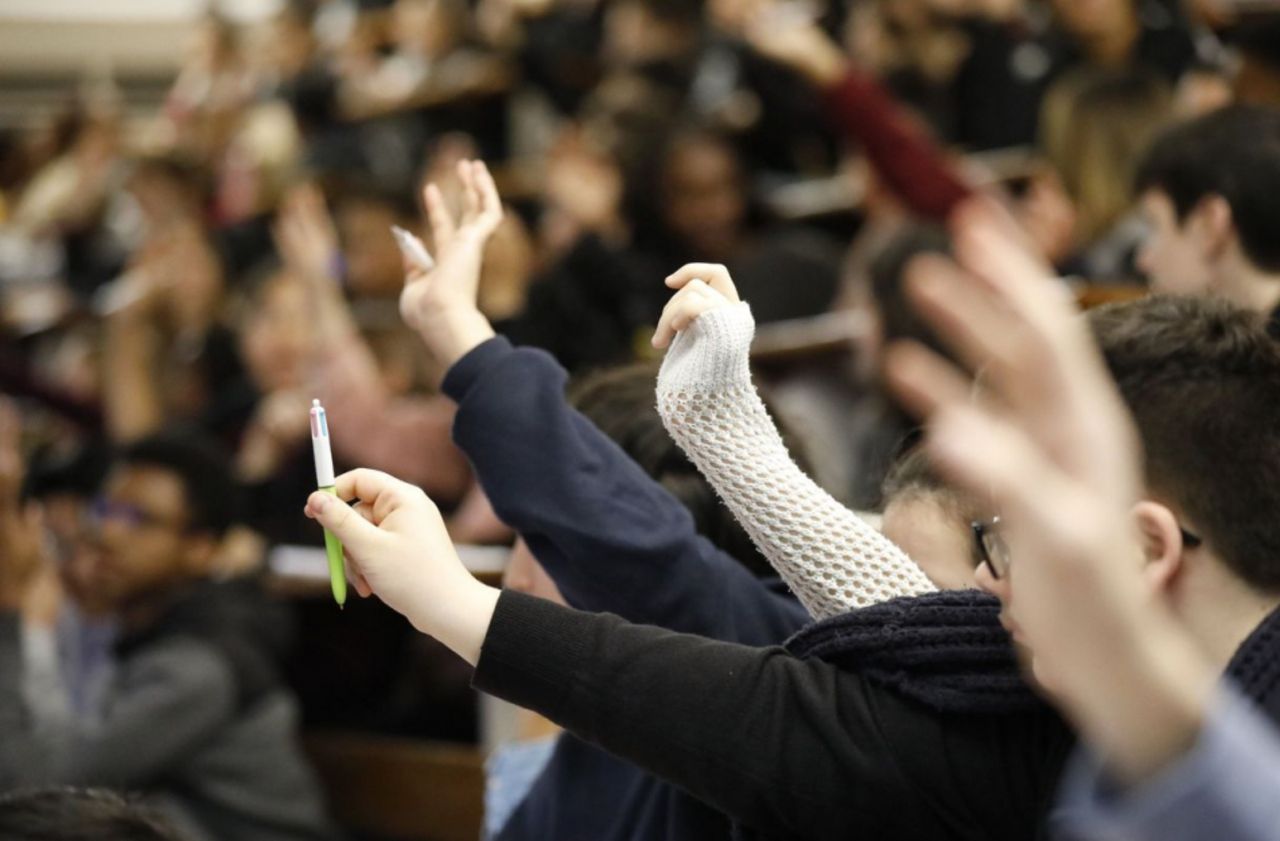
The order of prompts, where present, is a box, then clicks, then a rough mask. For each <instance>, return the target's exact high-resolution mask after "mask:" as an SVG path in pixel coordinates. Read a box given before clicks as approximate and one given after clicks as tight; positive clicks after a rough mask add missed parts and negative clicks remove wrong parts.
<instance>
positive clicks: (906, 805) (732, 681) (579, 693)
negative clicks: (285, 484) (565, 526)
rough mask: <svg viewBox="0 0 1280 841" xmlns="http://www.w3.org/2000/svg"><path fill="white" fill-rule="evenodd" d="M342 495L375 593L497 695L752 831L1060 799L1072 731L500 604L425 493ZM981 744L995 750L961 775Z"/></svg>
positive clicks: (997, 809)
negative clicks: (1058, 784) (1055, 784)
mask: <svg viewBox="0 0 1280 841" xmlns="http://www.w3.org/2000/svg"><path fill="white" fill-rule="evenodd" d="M337 491H338V494H339V496H341V497H343V498H355V499H357V500H358V502H357V505H356V508H355V509H354V510H353V509H352V508H350V507H347V506H345V505H343V504H342V503H341V502H340V501H338V500H337V499H335V498H334V497H332V496H330V495H328V494H323V493H317V494H314V495H313V496H312V497H311V499H310V500H309V501H308V513H309V514H310V515H311V516H313V517H316V518H317V519H319V520H320V521H321V522H322V523H323V524H324V525H325V526H326V527H328V528H330V529H332V530H334V531H335V533H336V534H338V535H339V536H340V537H341V539H342V540H343V543H344V545H345V546H346V548H347V552H348V557H349V559H350V562H351V572H352V579H353V582H354V584H355V588H356V591H357V592H358V593H360V594H361V595H362V596H367V595H370V594H373V593H376V594H377V595H378V596H379V597H380V598H382V599H383V600H384V601H385V602H386V603H387V604H388V605H390V606H391V607H392V608H393V609H394V610H397V611H399V612H400V613H402V614H403V615H405V616H406V617H407V618H408V619H409V620H410V622H412V623H413V624H414V626H415V627H417V628H418V629H419V630H421V631H422V632H423V633H426V634H428V635H431V636H433V637H435V638H437V639H439V640H440V641H441V642H443V643H444V644H445V645H447V646H449V647H450V648H451V649H452V650H453V651H455V652H456V653H458V654H459V655H460V656H462V657H463V658H465V659H467V660H468V661H469V662H471V663H478V664H479V665H478V669H477V676H476V684H477V686H478V687H479V688H481V689H483V690H485V691H487V692H491V693H493V694H496V695H498V696H500V697H503V698H505V699H506V700H509V701H512V702H513V703H516V704H519V705H521V706H524V707H526V708H528V709H533V710H536V711H537V712H540V713H542V714H544V715H547V716H549V717H550V718H552V719H553V720H555V721H557V722H558V723H560V724H562V725H565V726H566V727H568V728H569V729H570V730H572V731H573V732H574V733H575V734H576V735H578V736H580V737H581V738H584V739H587V740H589V741H592V742H594V743H596V744H598V745H600V746H602V747H604V748H606V749H608V750H610V751H612V752H613V753H615V754H617V755H618V756H621V757H623V758H626V759H628V760H630V761H632V762H635V763H637V764H638V765H640V766H641V767H643V768H644V769H645V770H647V771H650V772H652V773H654V774H657V775H658V776H661V777H663V778H665V779H667V780H668V781H670V782H672V783H674V784H675V785H677V786H679V787H681V788H683V789H685V790H686V791H688V792H690V793H691V794H693V795H694V796H696V797H698V798H699V799H701V800H704V801H705V802H707V803H709V804H711V805H712V806H714V807H716V808H718V809H720V810H722V811H724V812H725V813H726V814H728V815H729V816H730V817H732V818H734V819H736V820H738V821H740V822H741V823H744V824H746V825H748V826H750V827H752V828H755V829H758V830H761V831H764V832H766V833H769V834H772V835H777V836H780V837H787V838H800V837H803V838H815V839H818V838H821V839H826V838H833V839H834V838H849V837H858V836H862V835H867V836H869V837H900V838H917V837H944V836H947V837H950V836H956V837H959V836H961V835H964V834H965V833H964V831H963V830H962V829H961V827H972V826H983V825H991V823H992V822H994V821H1000V820H1004V818H1001V817H999V816H1000V815H1007V814H1008V812H1009V810H1010V802H1009V800H1008V799H1007V798H998V799H996V800H994V801H993V799H992V798H990V797H984V796H983V793H984V791H988V792H989V791H990V790H997V791H999V790H1004V787H1006V786H1008V787H1009V788H1010V789H1015V790H1017V789H1022V788H1024V787H1025V786H1027V785H1034V786H1036V788H1037V790H1044V789H1046V788H1047V787H1048V786H1049V785H1051V784H1052V780H1053V779H1054V778H1055V777H1056V773H1057V762H1058V761H1059V760H1060V759H1061V757H1062V756H1063V749H1064V736H1063V734H1062V732H1061V730H1060V728H1058V726H1057V723H1056V721H1054V720H1050V719H1047V718H1045V717H1043V716H1040V715H1027V716H1020V717H1018V718H1017V720H1013V719H1012V717H993V716H953V717H945V716H942V715H941V714H935V713H931V712H929V711H928V710H927V709H925V708H923V707H921V706H920V705H918V704H913V703H911V702H907V701H905V700H901V699H899V698H898V697H897V696H895V695H893V694H892V693H891V692H889V691H888V690H885V689H880V688H877V687H874V686H872V685H871V684H870V683H869V682H868V681H867V680H864V679H863V678H862V677H861V676H860V675H858V674H856V673H852V672H845V671H841V670H840V669H839V668H838V667H836V666H835V665H832V664H830V663H826V662H823V661H820V660H800V659H797V658H795V657H792V656H790V655H789V654H787V653H786V652H785V651H783V650H782V649H781V648H776V647H775V648H750V647H747V646H742V645H736V644H733V643H728V642H717V641H714V640H708V639H706V638H704V637H698V636H692V635H688V634H678V633H675V632H672V631H668V630H665V629H660V628H654V627H650V626H641V625H632V624H628V623H625V622H623V621H622V620H620V619H619V618H617V617H615V616H610V615H608V614H587V613H582V612H578V611H574V610H571V609H568V608H563V607H560V606H558V605H554V604H552V603H550V602H547V601H544V600H539V599H536V598H532V597H529V596H524V595H522V594H519V593H505V594H500V593H499V592H498V591H497V590H494V589H493V588H491V587H488V586H486V585H484V584H481V583H480V582H478V581H476V580H475V579H474V578H471V577H470V576H469V575H468V574H467V572H466V570H465V569H464V568H463V567H462V566H461V564H460V563H459V562H458V560H457V556H456V554H455V553H454V552H453V548H452V546H450V544H449V541H448V537H447V534H446V533H445V531H444V526H443V523H442V522H441V520H440V516H439V513H438V512H437V511H436V510H435V508H434V506H433V505H432V504H431V502H430V500H428V499H426V497H425V496H423V495H422V494H421V492H420V491H417V490H415V489H413V488H411V487H410V486H408V485H406V484H404V483H402V482H398V481H396V480H395V479H393V478H391V477H389V476H385V475H382V474H376V473H373V472H371V471H354V472H352V473H349V474H346V475H344V476H341V477H339V478H338V483H337ZM904 734H909V735H904ZM963 744H970V745H972V744H981V745H982V746H983V750H982V751H981V752H980V758H978V759H976V760H975V762H970V761H969V759H965V761H964V767H963V768H960V767H956V766H955V765H954V764H953V763H954V762H955V761H957V760H955V759H954V756H955V755H956V753H957V750H958V749H959V748H960V746H961V745H963ZM1027 744H1033V745H1034V748H1033V749H1031V750H1022V749H1020V748H1019V747H1018V746H1019V745H1024V746H1025V745H1027ZM958 752H959V753H961V754H966V755H968V754H971V753H972V751H964V750H959V751H958ZM975 763H976V764H975ZM944 781H945V782H944ZM955 781H959V783H958V784H956V783H955ZM939 799H941V800H945V801H946V806H945V808H938V807H937V803H938V801H939ZM1014 808H1016V809H1019V810H1021V817H1022V818H1027V812H1030V811H1034V810H1036V809H1037V808H1039V807H1038V806H1037V805H1035V798H1028V799H1026V801H1025V802H1023V801H1020V803H1019V805H1016V806H1015V807H1014ZM1019 825H1020V826H1030V825H1033V824H1032V820H1031V819H1030V818H1027V819H1026V820H1025V821H1023V820H1020V821H1019ZM1017 837H1025V833H1023V834H1021V835H1019V836H1017Z"/></svg>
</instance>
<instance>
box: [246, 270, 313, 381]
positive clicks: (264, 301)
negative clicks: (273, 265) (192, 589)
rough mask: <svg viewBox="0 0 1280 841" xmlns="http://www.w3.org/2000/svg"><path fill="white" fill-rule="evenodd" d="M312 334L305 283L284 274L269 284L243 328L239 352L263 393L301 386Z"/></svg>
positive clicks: (260, 295)
mask: <svg viewBox="0 0 1280 841" xmlns="http://www.w3.org/2000/svg"><path fill="white" fill-rule="evenodd" d="M312 341H313V335H312V331H311V320H310V308H309V307H308V304H307V290H306V286H305V285H304V284H303V283H302V282H301V281H299V280H297V279H296V278H294V277H293V276H292V275H289V274H285V273H281V274H279V275H277V276H275V277H274V278H272V279H271V280H269V281H268V282H267V284H266V287H265V288H264V289H263V290H262V291H261V292H260V293H259V295H258V300H256V301H255V302H254V304H253V306H252V307H251V308H250V312H249V313H248V314H247V316H246V318H245V320H244V322H243V323H242V326H241V329H240V354H241V356H242V357H243V359H244V362H245V367H246V368H248V371H249V377H250V378H251V379H252V380H253V384H254V386H255V387H256V388H257V389H258V390H259V391H260V392H261V393H263V394H269V393H271V392H274V391H281V390H283V389H288V388H296V387H299V386H301V385H302V384H303V383H304V381H305V377H306V366H307V361H308V359H309V357H310V355H311V347H312Z"/></svg>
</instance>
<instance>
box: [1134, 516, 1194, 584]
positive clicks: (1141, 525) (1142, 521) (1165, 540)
mask: <svg viewBox="0 0 1280 841" xmlns="http://www.w3.org/2000/svg"><path fill="white" fill-rule="evenodd" d="M1133 518H1134V522H1135V523H1136V524H1137V526H1138V535H1139V537H1140V539H1141V541H1142V557H1143V577H1144V578H1146V580H1147V583H1148V584H1149V585H1150V586H1151V587H1152V588H1153V589H1156V590H1164V589H1168V587H1169V585H1170V584H1171V583H1172V582H1173V580H1174V579H1175V578H1176V577H1177V576H1178V573H1179V572H1180V571H1181V569H1182V551H1183V544H1182V528H1181V527H1180V526H1179V525H1178V518H1177V517H1176V516H1175V515H1174V513H1173V512H1172V511H1170V510H1169V509H1168V508H1167V507H1165V506H1163V505H1161V504H1160V503H1158V502H1152V501H1150V500H1144V501H1142V502H1139V503H1137V504H1136V505H1134V506H1133Z"/></svg>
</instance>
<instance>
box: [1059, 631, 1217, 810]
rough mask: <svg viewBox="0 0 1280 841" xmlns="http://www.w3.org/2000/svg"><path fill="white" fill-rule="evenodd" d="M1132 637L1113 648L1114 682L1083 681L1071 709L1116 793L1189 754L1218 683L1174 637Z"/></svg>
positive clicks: (1174, 633) (1166, 633)
mask: <svg viewBox="0 0 1280 841" xmlns="http://www.w3.org/2000/svg"><path fill="white" fill-rule="evenodd" d="M1157 624H1160V623H1157ZM1133 630H1134V634H1133V635H1132V636H1131V638H1130V639H1129V640H1127V641H1126V640H1124V639H1115V640H1114V643H1115V645H1114V646H1113V647H1112V649H1111V655H1110V656H1109V659H1110V660H1111V661H1112V662H1113V664H1114V665H1115V666H1116V667H1117V668H1116V669H1114V672H1115V674H1114V676H1113V677H1107V676H1103V677H1101V679H1099V677H1098V676H1097V675H1096V674H1092V673H1091V674H1090V677H1091V679H1090V681H1089V682H1088V683H1089V685H1088V686H1087V687H1084V689H1083V691H1081V692H1080V693H1079V694H1078V697H1077V699H1076V703H1074V704H1073V705H1072V706H1074V708H1075V715H1076V717H1077V719H1078V720H1079V722H1080V727H1081V730H1082V731H1083V732H1084V733H1085V734H1086V735H1087V737H1088V739H1089V741H1090V742H1091V743H1093V745H1094V748H1095V750H1097V752H1098V753H1099V754H1100V755H1101V756H1102V757H1103V759H1104V761H1105V762H1106V764H1107V767H1108V768H1109V769H1110V773H1111V774H1112V775H1113V777H1114V779H1115V780H1116V782H1118V783H1120V784H1122V785H1134V784H1138V783H1141V782H1142V781H1143V780H1145V779H1148V778H1150V777H1152V776H1154V775H1155V774H1157V773H1159V772H1160V771H1161V770H1162V769H1163V768H1165V767H1167V766H1168V765H1170V764H1172V763H1173V762H1176V761H1177V760H1178V758H1179V757H1181V756H1183V755H1185V754H1186V753H1187V752H1188V751H1189V750H1191V749H1192V748H1193V747H1194V745H1195V743H1196V740H1197V739H1198V738H1199V734H1200V731H1201V729H1202V727H1203V725H1204V722H1205V719H1206V716H1207V714H1208V708H1209V705H1210V703H1211V699H1212V696H1213V692H1214V688H1215V686H1216V684H1217V679H1218V675H1217V673H1216V672H1215V671H1214V669H1213V668H1212V667H1211V666H1210V665H1209V663H1208V661H1207V660H1206V659H1205V657H1204V656H1203V655H1202V654H1201V652H1200V651H1199V650H1197V649H1196V648H1195V647H1194V644H1193V643H1192V642H1191V641H1190V640H1189V639H1187V638H1185V637H1184V636H1183V635H1182V634H1181V633H1178V632H1177V629H1175V628H1172V627H1167V628H1166V627H1146V626H1144V627H1142V628H1135V629H1133Z"/></svg>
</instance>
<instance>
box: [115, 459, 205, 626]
mask: <svg viewBox="0 0 1280 841" xmlns="http://www.w3.org/2000/svg"><path fill="white" fill-rule="evenodd" d="M95 522H96V525H97V544H98V550H99V551H98V553H97V557H96V565H95V568H94V570H93V572H92V575H91V580H92V584H93V588H94V589H95V591H96V592H97V593H98V594H99V596H100V597H101V598H102V599H103V600H104V601H106V602H108V603H109V604H111V605H113V606H114V607H117V608H119V607H125V606H128V605H130V604H136V603H138V602H139V601H142V600H144V599H146V598H147V597H149V596H152V595H155V594H159V593H163V592H164V591H165V590H167V589H169V588H171V587H172V586H173V585H174V584H176V583H179V582H181V581H184V580H188V579H190V578H192V577H195V576H197V575H199V574H201V573H202V572H203V571H204V569H205V565H206V564H207V563H208V560H209V558H210V557H211V556H212V554H213V543H214V541H213V540H212V539H211V538H209V537H205V536H199V535H194V534H192V533H191V532H190V531H188V529H187V524H188V512H187V505H186V490H185V488H184V487H183V485H182V480H181V479H180V478H178V475H177V474H175V473H173V472H171V471H169V470H166V469H165V468H163V467H158V466H150V465H122V466H120V467H117V468H116V469H115V470H114V471H112V473H111V475H110V476H109V477H108V478H107V481H106V483H105V484H104V485H103V491H102V496H101V498H100V499H99V501H98V503H97V504H96V505H95Z"/></svg>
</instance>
